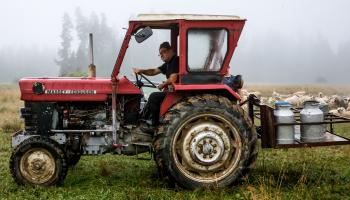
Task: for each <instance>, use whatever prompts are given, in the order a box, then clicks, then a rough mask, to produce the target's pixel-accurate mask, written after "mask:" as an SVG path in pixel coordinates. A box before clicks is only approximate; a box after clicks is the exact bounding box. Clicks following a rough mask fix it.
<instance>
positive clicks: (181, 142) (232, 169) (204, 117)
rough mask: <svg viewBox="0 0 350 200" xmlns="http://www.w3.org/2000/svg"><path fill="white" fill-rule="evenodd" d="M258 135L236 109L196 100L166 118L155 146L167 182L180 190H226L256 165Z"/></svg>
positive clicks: (212, 99)
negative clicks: (173, 183) (178, 186)
mask: <svg viewBox="0 0 350 200" xmlns="http://www.w3.org/2000/svg"><path fill="white" fill-rule="evenodd" d="M256 141H257V135H256V132H255V129H254V127H253V125H252V123H251V120H250V119H249V117H248V116H247V115H246V114H245V113H244V111H243V109H242V108H241V107H239V106H238V105H235V104H232V103H231V102H230V101H229V100H228V99H227V98H225V97H221V96H216V95H198V96H193V97H189V98H188V99H186V100H184V101H182V102H180V103H178V104H176V105H175V106H174V107H173V108H172V109H171V110H169V111H168V113H166V115H165V120H164V123H163V125H161V126H160V127H159V129H158V133H157V135H156V138H155V142H154V150H155V160H156V164H157V166H158V169H159V170H160V172H161V174H162V175H163V176H164V177H167V179H168V180H170V181H176V182H177V183H178V184H179V185H180V186H182V187H185V188H189V189H194V188H211V187H224V186H227V185H230V184H232V183H233V182H234V181H236V180H237V179H238V178H239V177H241V176H242V175H243V174H244V173H246V172H247V171H248V169H249V168H251V167H252V166H253V163H254V162H255V160H256V157H257V148H256Z"/></svg>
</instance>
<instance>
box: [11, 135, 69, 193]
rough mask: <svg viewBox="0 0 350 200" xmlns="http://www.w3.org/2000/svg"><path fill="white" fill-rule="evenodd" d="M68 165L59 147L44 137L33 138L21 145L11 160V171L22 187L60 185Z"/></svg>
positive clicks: (15, 150)
mask: <svg viewBox="0 0 350 200" xmlns="http://www.w3.org/2000/svg"><path fill="white" fill-rule="evenodd" d="M67 170H68V165H67V162H66V158H65V155H64V152H63V150H62V149H61V148H60V147H59V145H58V144H57V143H56V142H54V141H52V140H50V139H48V138H43V137H31V138H29V139H27V140H25V141H23V142H22V143H21V144H19V145H18V146H17V147H16V148H15V149H14V150H13V152H12V155H11V158H10V171H11V174H12V176H13V178H14V180H15V181H16V182H17V183H18V184H20V185H42V186H49V185H59V184H62V183H63V180H64V179H65V177H66V175H67Z"/></svg>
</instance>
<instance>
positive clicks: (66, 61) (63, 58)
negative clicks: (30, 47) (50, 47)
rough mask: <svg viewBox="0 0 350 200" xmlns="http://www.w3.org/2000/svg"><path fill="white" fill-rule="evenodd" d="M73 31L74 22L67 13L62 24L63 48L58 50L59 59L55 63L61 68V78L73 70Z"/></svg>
mask: <svg viewBox="0 0 350 200" xmlns="http://www.w3.org/2000/svg"><path fill="white" fill-rule="evenodd" d="M72 29H73V24H72V21H71V19H70V17H69V15H68V14H67V13H64V15H63V23H62V33H61V35H60V37H61V39H62V42H61V48H60V49H59V50H58V56H59V59H56V60H55V62H56V63H57V64H58V65H59V66H60V71H59V73H60V76H62V75H64V74H66V73H67V72H69V71H70V70H71V69H72V67H73V66H72V59H71V57H70V55H71V42H72V40H73V37H72V35H71V31H72Z"/></svg>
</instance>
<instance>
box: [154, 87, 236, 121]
mask: <svg viewBox="0 0 350 200" xmlns="http://www.w3.org/2000/svg"><path fill="white" fill-rule="evenodd" d="M173 88H174V90H173V91H172V92H168V93H167V95H166V96H165V98H164V100H163V102H162V104H161V105H160V113H159V114H160V115H159V116H161V117H163V116H164V115H165V113H166V112H167V111H168V110H169V109H170V108H171V107H172V106H173V105H174V104H176V103H177V102H178V101H180V100H181V99H183V98H184V97H188V96H191V95H193V94H203V93H208V94H217V95H221V96H224V97H227V98H228V99H230V100H238V101H239V100H241V97H240V96H239V95H238V94H237V93H236V92H235V91H234V90H232V89H231V88H230V87H229V86H227V85H225V84H206V85H173Z"/></svg>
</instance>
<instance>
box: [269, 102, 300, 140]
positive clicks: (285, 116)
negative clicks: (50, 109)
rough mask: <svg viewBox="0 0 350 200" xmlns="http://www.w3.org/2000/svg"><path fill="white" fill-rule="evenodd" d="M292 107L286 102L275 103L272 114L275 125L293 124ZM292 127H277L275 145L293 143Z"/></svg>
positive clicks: (293, 131)
mask: <svg viewBox="0 0 350 200" xmlns="http://www.w3.org/2000/svg"><path fill="white" fill-rule="evenodd" d="M291 108H292V105H291V104H289V103H288V102H276V103H275V110H274V111H273V114H274V116H275V120H276V122H277V123H295V119H294V113H293V111H292V110H291ZM294 134H295V130H294V125H283V126H277V132H276V135H277V143H278V144H290V143H293V142H294Z"/></svg>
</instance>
